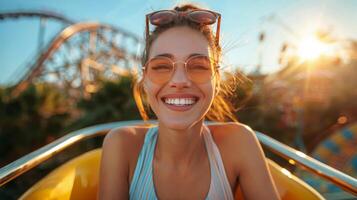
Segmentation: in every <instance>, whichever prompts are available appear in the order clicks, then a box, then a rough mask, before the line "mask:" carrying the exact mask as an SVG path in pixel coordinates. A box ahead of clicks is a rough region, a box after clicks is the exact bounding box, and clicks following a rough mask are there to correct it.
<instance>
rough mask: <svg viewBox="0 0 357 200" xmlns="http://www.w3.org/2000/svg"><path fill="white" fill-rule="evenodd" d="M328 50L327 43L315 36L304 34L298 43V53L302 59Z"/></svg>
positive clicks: (310, 57) (309, 58)
mask: <svg viewBox="0 0 357 200" xmlns="http://www.w3.org/2000/svg"><path fill="white" fill-rule="evenodd" d="M328 51H329V47H328V44H326V43H324V42H322V41H320V40H319V39H318V38H316V37H315V36H311V35H310V36H306V37H305V38H303V39H302V40H301V42H300V44H299V45H298V55H299V56H300V57H301V58H302V59H303V60H313V59H316V58H318V57H319V56H321V55H323V54H326V53H327V52H328Z"/></svg>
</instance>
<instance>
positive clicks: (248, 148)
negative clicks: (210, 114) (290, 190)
mask: <svg viewBox="0 0 357 200" xmlns="http://www.w3.org/2000/svg"><path fill="white" fill-rule="evenodd" d="M229 126H230V129H234V130H231V131H230V132H231V133H234V134H231V136H230V137H232V138H231V142H230V146H231V147H232V152H236V153H235V154H236V155H235V162H234V163H235V164H236V169H238V174H239V185H240V189H241V191H242V193H243V196H244V199H247V200H260V199H271V200H275V199H280V197H279V194H278V192H277V189H276V187H275V184H274V181H273V178H272V176H271V174H270V171H269V169H268V165H267V162H266V160H265V155H264V152H263V150H262V147H261V146H260V143H259V141H258V139H257V137H256V136H255V133H254V132H253V131H252V130H251V129H250V128H249V127H247V126H244V125H242V124H231V125H229ZM233 149H234V150H233ZM237 151H238V153H237ZM237 154H238V156H237Z"/></svg>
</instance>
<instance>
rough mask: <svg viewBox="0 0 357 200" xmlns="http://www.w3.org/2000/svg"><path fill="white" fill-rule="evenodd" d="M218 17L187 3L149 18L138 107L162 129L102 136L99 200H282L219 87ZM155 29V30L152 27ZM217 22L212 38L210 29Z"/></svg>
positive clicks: (251, 136) (132, 129)
mask: <svg viewBox="0 0 357 200" xmlns="http://www.w3.org/2000/svg"><path fill="white" fill-rule="evenodd" d="M220 20H221V16H220V14H218V13H216V12H213V11H209V10H204V9H200V8H198V7H196V6H193V5H183V6H179V7H176V8H174V9H173V10H162V11H157V12H154V13H150V14H148V15H147V16H146V48H145V51H144V55H143V66H144V67H143V77H142V79H141V80H139V81H138V83H137V85H136V86H135V91H134V93H135V97H136V101H137V104H138V108H139V110H140V112H141V114H142V116H143V118H144V119H147V114H146V111H145V106H144V105H143V103H145V102H147V103H148V104H149V106H150V108H151V110H152V111H153V112H154V113H155V115H156V117H157V121H158V126H155V127H126V128H119V129H115V130H112V131H111V132H110V133H109V134H108V135H107V136H106V137H105V139H104V143H103V154H102V163H101V172H100V186H99V198H100V199H219V200H225V199H234V194H235V193H236V191H237V190H238V188H240V190H241V191H242V193H243V196H244V197H245V199H257V200H258V199H259V200H260V199H278V198H279V197H278V194H277V192H276V189H275V186H274V183H273V181H272V178H271V175H270V173H269V171H268V168H267V163H266V161H265V157H264V153H263V151H262V148H261V146H260V145H259V142H258V140H257V139H256V137H255V135H254V132H253V131H252V130H251V129H250V128H249V127H248V126H245V125H243V124H240V123H237V122H230V123H217V124H212V125H208V126H207V125H205V124H204V120H205V118H207V119H210V120H213V121H224V120H226V119H227V118H230V119H234V117H233V113H232V111H231V110H230V106H229V104H228V103H227V102H225V101H224V98H223V96H222V95H223V94H224V91H223V90H222V87H221V86H220V84H221V82H220V72H219V65H218V63H219V59H220V53H221V52H220V46H219V28H220ZM150 24H151V25H152V26H154V27H155V29H154V31H152V32H151V31H149V25H150ZM212 25H216V27H217V30H216V33H215V34H213V33H212V30H211V26H212Z"/></svg>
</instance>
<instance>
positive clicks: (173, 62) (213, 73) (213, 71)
mask: <svg viewBox="0 0 357 200" xmlns="http://www.w3.org/2000/svg"><path fill="white" fill-rule="evenodd" d="M197 57H205V58H207V59H208V60H209V61H210V63H211V68H212V74H211V78H210V79H209V80H212V78H213V77H214V76H215V75H216V73H217V69H218V68H217V67H214V65H215V64H214V63H212V59H211V58H210V57H208V56H206V55H194V56H192V57H189V58H187V59H186V60H184V61H174V60H173V59H172V58H169V57H166V56H156V57H153V58H151V59H149V60H148V61H147V62H146V63H145V66H144V67H142V70H143V71H144V73H145V74H146V73H147V70H148V64H149V62H150V61H151V60H153V59H156V58H164V59H167V60H169V61H170V62H171V64H172V68H173V70H172V72H171V74H170V78H169V79H168V80H167V81H165V82H168V81H170V79H171V78H172V76H173V74H175V72H176V69H177V66H176V64H177V63H182V64H183V65H184V68H185V73H186V76H187V77H188V78H189V80H190V81H192V82H195V83H196V81H195V80H194V79H193V78H192V77H191V76H190V75H189V73H188V70H187V63H188V62H189V61H190V60H191V59H194V58H197ZM212 65H213V66H212ZM149 79H150V78H149ZM153 82H155V81H153ZM165 82H163V83H165ZM163 83H160V84H163ZM197 83H201V82H197ZM202 83H204V82H202Z"/></svg>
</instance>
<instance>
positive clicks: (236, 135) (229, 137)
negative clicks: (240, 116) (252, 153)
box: [209, 122, 258, 148]
mask: <svg viewBox="0 0 357 200" xmlns="http://www.w3.org/2000/svg"><path fill="white" fill-rule="evenodd" d="M209 128H210V130H211V132H212V135H213V137H214V138H215V140H216V142H222V143H224V144H225V145H227V147H232V148H237V147H241V146H250V145H251V144H256V143H257V142H258V139H257V137H256V135H255V133H254V131H253V130H252V129H251V128H250V127H249V126H247V125H245V124H242V123H238V122H228V123H218V124H213V125H210V126H209ZM237 145H238V146H237Z"/></svg>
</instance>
